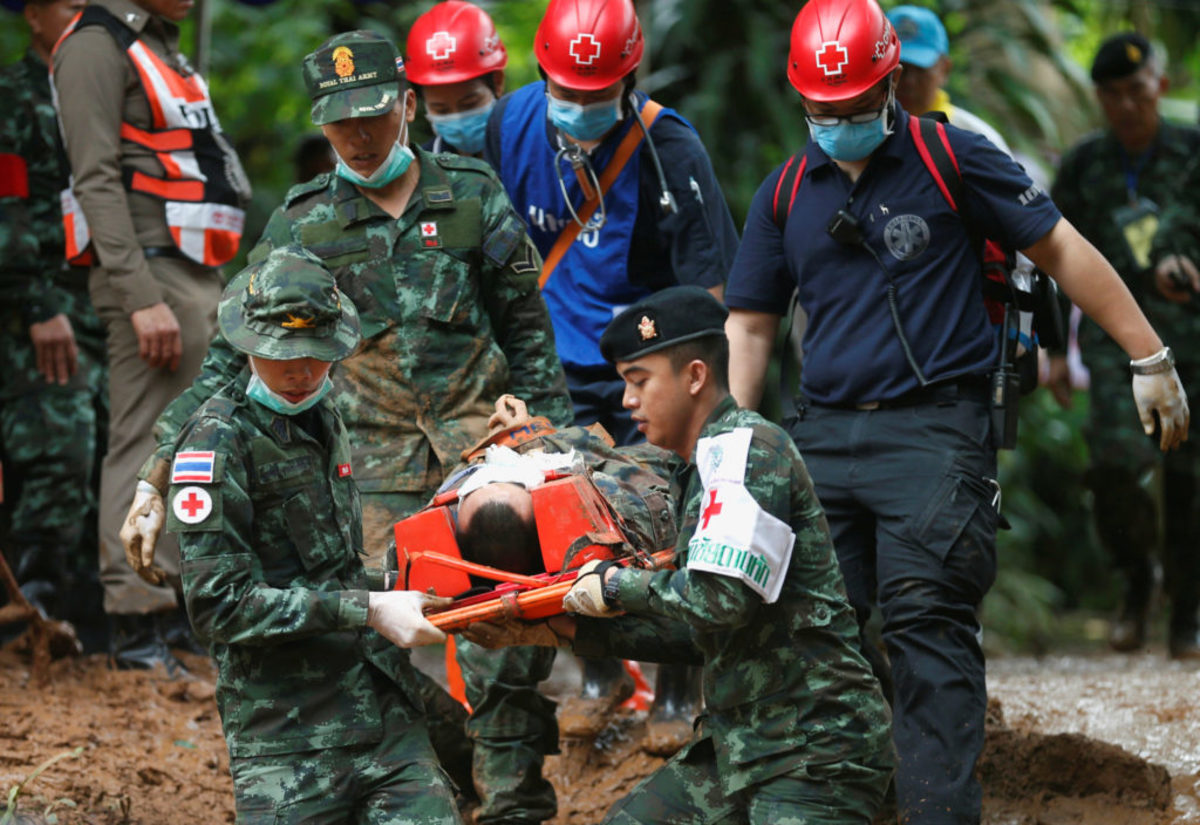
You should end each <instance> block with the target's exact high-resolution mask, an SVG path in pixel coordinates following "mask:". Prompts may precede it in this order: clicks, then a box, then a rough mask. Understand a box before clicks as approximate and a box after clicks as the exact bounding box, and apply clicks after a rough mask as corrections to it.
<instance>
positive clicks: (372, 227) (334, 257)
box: [126, 32, 571, 818]
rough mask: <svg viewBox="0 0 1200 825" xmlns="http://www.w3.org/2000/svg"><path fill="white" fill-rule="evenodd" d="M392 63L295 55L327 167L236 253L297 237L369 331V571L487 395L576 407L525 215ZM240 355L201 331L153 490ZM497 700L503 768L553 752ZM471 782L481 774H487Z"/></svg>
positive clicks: (475, 430) (544, 803)
mask: <svg viewBox="0 0 1200 825" xmlns="http://www.w3.org/2000/svg"><path fill="white" fill-rule="evenodd" d="M397 57H398V55H397V52H396V49H395V46H394V45H393V44H392V43H390V42H389V41H387V40H384V39H383V38H381V37H379V36H378V35H375V34H372V33H370V32H350V33H347V34H342V35H338V36H336V37H334V38H332V39H330V40H329V41H327V42H326V43H325V44H323V45H322V46H321V47H320V48H319V49H318V50H317V51H316V52H314V53H313V54H310V55H308V56H307V57H306V58H305V60H304V76H305V81H306V83H307V86H308V90H309V93H310V96H311V97H312V98H313V111H312V114H313V120H314V122H315V123H317V124H318V125H321V126H322V128H323V130H324V132H325V134H326V136H327V137H329V138H330V140H331V142H332V144H333V147H334V149H335V150H336V151H337V152H338V155H339V162H338V168H337V170H336V172H335V173H333V174H325V175H319V176H318V177H316V178H315V179H313V180H312V181H310V182H308V183H305V184H301V185H299V186H296V187H294V188H293V189H292V190H291V191H290V192H289V193H288V195H287V197H286V200H285V202H284V204H283V206H281V207H280V208H279V209H277V210H276V211H275V213H274V214H273V215H272V216H271V219H270V221H269V223H268V225H267V228H266V230H265V231H264V233H263V237H262V239H261V240H260V242H259V244H258V246H257V247H256V248H255V249H254V250H253V251H252V252H251V253H250V258H249V260H250V261H251V262H255V261H260V260H262V259H263V258H264V257H265V256H266V254H267V253H268V252H269V251H270V250H271V249H274V248H276V247H279V246H283V245H286V244H289V243H300V244H301V245H302V246H304V247H305V248H306V249H307V250H309V251H311V252H313V253H314V254H316V255H317V256H318V257H320V258H321V259H322V260H323V261H324V262H325V264H326V266H328V267H329V269H330V271H332V272H333V274H334V276H335V277H336V278H337V281H338V285H339V287H340V288H341V289H342V291H343V292H345V293H346V294H347V295H349V296H350V297H351V298H352V300H353V301H354V303H355V305H356V306H357V307H358V308H359V312H360V317H361V323H362V331H363V341H364V343H363V345H362V347H361V348H360V349H359V351H358V352H356V353H355V354H354V355H352V356H351V357H350V358H348V359H347V360H346V361H345V362H343V363H342V364H340V365H339V368H338V370H336V371H335V372H334V374H333V382H334V395H335V398H336V401H337V403H338V406H339V408H340V409H341V410H342V412H343V414H344V416H345V421H346V428H347V430H348V431H349V433H350V439H351V449H352V451H353V455H354V466H355V480H356V481H357V483H358V486H359V489H360V490H361V491H362V493H363V532H364V538H365V545H366V551H367V554H368V561H367V566H368V568H369V569H375V570H380V569H381V568H382V567H383V565H384V558H385V555H386V551H387V548H388V545H389V543H390V540H391V536H392V528H393V525H394V523H395V522H397V521H399V520H400V519H402V518H404V517H405V516H407V515H409V514H410V513H412V512H415V511H416V510H417V509H419V508H420V507H421V506H423V505H424V504H425V502H426V501H428V500H429V498H430V497H431V496H432V495H433V493H434V492H435V491H436V489H437V487H438V485H439V484H440V483H441V481H442V479H443V477H444V475H445V473H446V472H447V471H448V470H449V469H450V468H451V467H453V466H454V465H455V464H457V463H458V461H459V456H460V454H461V452H462V451H463V450H465V449H467V448H468V447H470V446H471V445H473V444H474V443H476V442H477V441H479V440H480V439H481V438H482V437H483V436H484V435H485V434H486V432H487V427H488V419H489V417H490V414H491V411H492V406H491V405H492V402H493V401H494V399H495V398H497V397H498V396H500V395H501V394H503V393H505V392H513V393H515V394H518V395H520V396H522V397H524V398H527V399H529V402H530V405H531V407H532V409H533V412H534V413H535V414H537V415H543V416H546V417H547V418H549V419H550V420H551V421H553V422H554V423H555V424H564V423H566V422H567V421H569V420H570V417H571V413H570V401H569V399H568V397H567V393H566V384H565V381H564V379H563V374H562V367H561V365H560V364H559V361H558V356H557V355H556V353H555V348H554V334H553V331H552V328H551V325H550V320H549V317H548V315H547V312H546V306H545V304H544V302H543V301H542V297H541V294H540V293H539V291H538V286H537V277H538V273H539V271H540V266H541V263H540V259H539V257H538V254H537V252H536V250H535V249H534V248H533V246H532V244H531V243H530V241H529V239H528V237H527V235H526V233H525V224H524V223H523V222H522V221H521V220H520V218H518V217H517V215H516V213H514V212H513V210H512V206H511V205H510V203H509V201H508V198H507V196H506V195H505V194H504V190H503V188H502V187H501V186H500V183H499V181H498V180H497V179H496V177H495V175H494V174H493V173H492V172H491V170H490V168H489V167H488V166H487V165H486V164H484V163H483V162H481V161H478V160H474V159H472V158H464V157H459V156H455V155H449V154H439V155H433V154H429V153H427V152H425V151H424V150H422V149H419V148H416V149H410V148H409V147H408V146H407V138H406V135H405V132H406V130H407V123H408V122H410V121H411V120H412V119H413V117H414V116H415V112H416V98H415V96H414V94H413V93H412V92H411V90H408V89H407V88H406V85H407V84H406V83H404V81H403V76H402V75H398V74H397V71H396V61H397ZM331 90H333V91H332V92H331ZM380 112H383V113H384V114H379V113H380ZM414 153H415V155H414ZM406 157H411V160H408V161H407V162H406V161H405V158H406ZM243 364H244V358H243V357H242V356H241V355H240V354H239V353H238V352H236V351H235V350H234V349H233V348H231V347H230V346H229V344H228V343H227V342H225V341H222V340H221V339H220V337H218V338H217V339H216V340H214V341H213V343H212V345H211V347H210V349H209V354H208V357H207V359H206V361H205V364H204V367H203V369H202V372H201V376H200V378H199V379H198V381H197V383H196V384H195V385H194V386H193V387H192V388H191V389H190V390H189V391H188V392H186V393H184V394H183V395H182V396H181V397H180V398H179V399H177V400H176V401H175V402H174V403H173V404H172V405H171V406H170V407H168V408H167V410H166V412H165V413H164V414H163V416H162V417H161V418H160V419H159V421H158V423H157V425H156V432H157V440H158V445H159V446H158V449H157V451H156V453H155V454H154V455H153V456H151V457H150V458H149V459H148V460H147V462H146V464H145V465H144V467H143V469H142V474H141V477H142V478H143V479H144V480H147V481H149V482H151V483H153V484H154V485H155V486H157V487H158V488H159V489H164V488H165V481H164V479H165V477H166V472H167V466H168V458H169V456H170V453H171V449H172V448H171V444H172V443H173V439H174V434H175V433H176V432H177V431H178V429H179V426H180V424H181V423H182V421H183V420H185V419H186V418H187V417H188V415H190V414H191V413H192V411H194V410H195V409H196V407H197V406H198V405H199V403H200V402H201V401H202V400H203V399H204V398H205V397H207V396H208V395H211V393H212V392H213V391H214V389H215V388H216V387H219V386H221V385H222V384H223V383H225V382H226V381H228V380H229V378H230V377H232V376H233V375H236V374H237V373H238V371H240V370H241V368H242V365H243ZM130 523H131V524H137V525H141V527H140V528H139V529H140V530H141V532H140V533H139V534H136V535H131V536H130V541H129V543H128V544H127V545H126V553H127V555H128V556H129V558H130V563H131V564H133V565H134V566H135V568H141V569H142V570H148V569H149V566H150V564H151V562H152V559H153V540H154V538H155V533H154V530H153V524H152V521H151V520H150V519H148V518H146V517H145V516H143V515H141V514H140V513H137V512H131V513H130ZM512 655H514V656H516V657H517V658H516V659H515V660H514V662H515V663H514V665H513V667H514V668H516V669H524V670H526V671H532V670H534V669H536V667H535V663H534V662H533V661H532V660H533V658H534V657H535V655H536V651H529V652H527V651H520V652H517V653H515V654H512ZM522 657H524V658H522ZM547 667H548V666H547ZM423 693H424V695H425V698H426V701H427V703H430V704H431V705H433V704H436V706H437V709H436V710H435V709H433V708H432V707H431V708H430V716H431V719H433V720H434V722H435V724H436V727H437V729H436V730H435V731H434V742H435V745H436V746H437V748H438V753H439V756H441V757H442V759H443V764H444V765H446V767H447V769H448V770H450V771H451V773H452V775H453V776H454V778H455V779H456V780H457V781H458V782H459V785H460V787H462V788H463V789H464V790H466V789H469V788H470V786H471V782H470V779H469V777H468V776H466V775H465V771H457V770H455V768H454V767H453V766H454V765H455V764H459V763H461V762H462V761H464V760H465V761H466V762H467V763H468V764H469V762H470V749H469V747H467V748H466V749H465V753H464V748H463V745H464V742H463V741H462V725H461V722H462V717H461V714H462V710H461V708H460V707H459V706H458V705H457V703H454V702H453V701H447V699H448V697H447V696H446V694H445V691H442V690H441V689H440V688H438V687H437V686H436V685H434V684H433V683H431V682H428V681H426V682H425V683H424V690H423ZM506 712H507V709H506V707H505V706H504V704H503V703H501V704H499V705H497V706H495V707H492V708H480V707H478V706H476V722H477V723H478V724H479V725H481V726H483V728H484V730H485V734H487V732H489V731H490V732H492V733H494V734H495V735H494V738H489V740H488V741H489V742H492V741H494V742H495V746H494V748H493V749H492V751H490V753H495V754H499V755H498V756H497V759H498V760H499V763H498V764H499V767H497V768H496V770H495V771H494V773H495V774H496V775H497V776H498V777H500V776H502V775H503V774H506V773H508V772H509V769H510V767H511V762H510V761H509V760H508V759H507V756H506V753H507V752H508V751H509V750H510V748H511V743H512V741H513V739H514V737H516V738H521V737H525V738H526V739H531V740H534V741H544V742H547V743H549V742H551V741H553V742H554V743H555V747H556V746H557V727H556V726H555V722H554V717H553V713H552V712H546V711H545V710H544V709H543V711H542V713H541V717H540V720H539V721H538V722H537V724H536V725H534V726H533V728H534V729H533V730H532V731H527V732H526V733H514V731H521V730H524V729H525V728H524V726H525V724H526V723H525V721H523V720H524V717H523V716H521V718H520V719H518V720H517V721H512V720H510V719H507V718H506V717H505V714H506ZM529 771H530V775H531V776H532V777H533V779H531V780H530V782H531V783H533V784H534V785H535V786H536V788H535V791H534V792H533V794H532V796H533V797H534V798H535V801H534V802H532V803H528V802H522V803H520V804H533V805H536V807H537V809H538V810H539V811H542V810H549V812H550V813H549V814H548V816H553V812H554V791H553V788H552V787H551V786H550V784H549V783H548V782H545V780H543V779H542V778H541V776H540V759H539V760H538V761H537V762H536V764H534V765H531V766H530V767H529ZM484 773H485V774H486V773H487V772H486V771H485V772H484ZM476 781H477V782H478V783H481V784H482V785H483V786H484V787H486V786H487V781H486V777H485V778H481V777H480V776H479V775H478V774H477V776H476ZM529 798H530V797H529V796H528V795H526V796H525V797H523V799H525V800H528V799H529ZM485 808H486V797H485ZM506 809H507V807H506ZM542 818H547V817H542Z"/></svg>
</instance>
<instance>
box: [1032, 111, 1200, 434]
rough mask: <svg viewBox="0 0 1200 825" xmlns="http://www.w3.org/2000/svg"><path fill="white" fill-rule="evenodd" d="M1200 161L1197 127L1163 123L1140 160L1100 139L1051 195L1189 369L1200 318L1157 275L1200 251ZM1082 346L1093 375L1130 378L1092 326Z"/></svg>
mask: <svg viewBox="0 0 1200 825" xmlns="http://www.w3.org/2000/svg"><path fill="white" fill-rule="evenodd" d="M1198 158H1200V129H1197V128H1195V127H1193V126H1179V125H1175V124H1171V123H1167V122H1165V121H1164V122H1163V123H1162V124H1161V126H1160V129H1159V133H1158V137H1157V138H1156V139H1155V143H1154V145H1153V147H1152V148H1151V149H1150V151H1149V153H1148V154H1147V155H1145V156H1143V158H1142V159H1140V160H1131V159H1128V158H1127V157H1126V156H1125V153H1124V151H1123V149H1122V148H1121V145H1120V144H1119V143H1118V142H1117V139H1116V137H1115V136H1114V135H1113V134H1112V132H1111V131H1105V132H1100V133H1096V134H1094V135H1091V136H1089V137H1087V138H1085V139H1084V140H1083V141H1081V142H1080V143H1078V144H1077V145H1076V146H1074V147H1073V148H1072V149H1071V150H1070V151H1069V152H1068V153H1067V154H1066V155H1065V156H1064V157H1063V161H1062V165H1061V166H1060V168H1059V172H1058V177H1057V179H1056V180H1055V182H1054V187H1053V189H1052V192H1051V195H1052V197H1053V198H1054V202H1055V203H1056V204H1057V205H1058V207H1059V209H1061V210H1062V213H1063V216H1064V217H1066V219H1067V220H1069V221H1070V222H1071V223H1072V224H1073V225H1074V226H1075V228H1076V229H1078V230H1079V231H1080V232H1081V233H1082V234H1083V236H1084V237H1085V238H1087V239H1088V240H1089V241H1091V242H1092V244H1093V245H1094V246H1095V247H1096V248H1097V249H1099V250H1100V252H1101V254H1103V255H1104V257H1105V258H1107V259H1108V260H1109V262H1110V263H1111V264H1112V265H1113V267H1114V268H1115V269H1116V270H1117V272H1118V273H1119V274H1120V276H1121V278H1122V280H1124V281H1125V284H1126V286H1128V287H1129V290H1130V292H1132V293H1133V297H1134V298H1136V299H1137V302H1138V304H1139V305H1140V306H1141V307H1142V311H1143V312H1145V313H1146V315H1147V317H1148V318H1149V319H1150V322H1151V323H1152V324H1153V325H1154V328H1155V329H1156V330H1157V331H1158V333H1159V335H1161V336H1162V338H1163V340H1164V341H1165V342H1166V343H1167V344H1169V345H1171V347H1172V348H1173V349H1174V350H1175V354H1176V357H1177V358H1178V359H1179V360H1180V361H1184V362H1187V361H1193V360H1197V356H1196V355H1193V354H1192V353H1194V352H1195V351H1196V347H1197V346H1200V313H1197V311H1196V307H1195V306H1187V305H1182V306H1181V305H1176V304H1172V303H1171V302H1169V301H1167V300H1166V299H1165V298H1163V297H1162V295H1160V294H1159V292H1158V290H1157V289H1155V287H1154V279H1153V267H1154V265H1156V264H1157V263H1158V262H1159V261H1160V260H1161V259H1162V258H1163V257H1164V256H1166V255H1168V254H1171V253H1174V252H1184V253H1187V252H1188V250H1189V249H1195V248H1196V247H1197V243H1196V230H1195V229H1194V226H1195V223H1194V222H1195V221H1197V220H1200V192H1197V191H1196V189H1195V187H1194V186H1193V185H1190V182H1189V180H1188V178H1189V176H1190V178H1191V182H1196V178H1197V175H1196V172H1197V169H1196V167H1197V165H1198V164H1197V159H1198ZM1131 184H1133V186H1132V188H1131ZM1172 215H1174V217H1172ZM1195 260H1197V261H1200V257H1198V258H1195ZM1079 344H1080V347H1081V348H1082V351H1083V359H1084V362H1085V363H1087V365H1088V367H1089V368H1091V369H1093V370H1094V369H1110V368H1111V369H1115V370H1117V371H1118V372H1119V373H1120V374H1121V375H1122V376H1124V375H1126V374H1127V373H1128V369H1129V357H1128V356H1127V355H1125V353H1124V352H1122V351H1121V349H1120V347H1118V346H1117V344H1116V343H1115V342H1113V341H1112V340H1111V339H1110V338H1109V337H1108V336H1107V335H1106V334H1105V333H1104V331H1103V330H1101V329H1100V328H1099V327H1098V326H1097V325H1096V324H1095V323H1093V322H1092V321H1091V320H1089V319H1087V318H1084V319H1083V321H1082V323H1081V324H1080V329H1079ZM1133 423H1135V424H1136V422H1133Z"/></svg>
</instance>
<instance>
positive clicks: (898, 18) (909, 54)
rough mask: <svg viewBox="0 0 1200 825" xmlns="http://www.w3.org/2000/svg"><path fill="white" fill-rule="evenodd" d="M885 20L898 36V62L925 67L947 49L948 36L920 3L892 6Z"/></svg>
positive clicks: (935, 16) (944, 53) (948, 49)
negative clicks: (916, 4)
mask: <svg viewBox="0 0 1200 825" xmlns="http://www.w3.org/2000/svg"><path fill="white" fill-rule="evenodd" d="M888 20H890V21H891V22H892V25H893V26H895V27H896V35H897V36H898V37H899V38H900V62H901V63H911V64H913V65H914V66H919V67H920V68H922V69H928V68H929V67H931V66H932V65H933V64H934V63H937V62H938V60H940V59H941V58H942V57H944V56H945V55H946V54H948V53H949V51H950V38H949V37H947V36H946V27H945V26H943V25H942V21H941V20H939V19H938V16H937V15H936V14H934V13H933V12H932V11H930V10H929V9H925V8H921V7H920V6H896V8H894V9H892V10H891V11H889V12H888Z"/></svg>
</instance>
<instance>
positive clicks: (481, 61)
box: [405, 0, 508, 86]
mask: <svg viewBox="0 0 1200 825" xmlns="http://www.w3.org/2000/svg"><path fill="white" fill-rule="evenodd" d="M407 51H408V58H407V60H406V61H405V67H406V69H407V71H408V79H409V80H410V81H411V82H413V83H416V84H417V85H418V86H432V85H437V84H442V83H461V82H462V81H464V80H470V79H471V78H473V77H479V76H480V75H485V74H488V73H490V72H496V71H500V70H501V69H503V68H504V67H505V66H507V65H508V52H506V51H505V50H504V44H503V43H501V42H500V35H498V34H496V24H495V23H493V22H492V18H491V17H489V16H488V13H487V12H486V11H484V10H483V9H481V8H479V7H478V6H474V5H472V4H470V3H466V2H464V0H446V2H444V3H438V4H437V5H436V6H434V7H433V8H431V9H430V10H429V11H427V12H425V13H424V14H422V15H421V16H420V17H418V18H417V22H415V23H413V25H412V28H411V29H409V30H408V45H407Z"/></svg>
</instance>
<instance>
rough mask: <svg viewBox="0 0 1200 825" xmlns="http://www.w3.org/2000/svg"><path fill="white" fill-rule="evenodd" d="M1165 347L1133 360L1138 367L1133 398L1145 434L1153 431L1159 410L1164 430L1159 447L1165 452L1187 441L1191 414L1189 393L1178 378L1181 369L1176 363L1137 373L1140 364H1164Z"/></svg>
mask: <svg viewBox="0 0 1200 825" xmlns="http://www.w3.org/2000/svg"><path fill="white" fill-rule="evenodd" d="M1165 352H1166V350H1165V349H1164V350H1162V351H1160V352H1157V353H1155V354H1154V355H1151V356H1150V357H1148V358H1142V359H1140V360H1137V361H1132V362H1131V364H1132V366H1133V368H1134V370H1135V373H1134V376H1133V400H1134V402H1135V403H1136V404H1137V408H1138V417H1139V418H1141V420H1142V429H1143V430H1145V432H1146V435H1153V434H1154V414H1155V413H1158V423H1159V427H1160V430H1161V436H1160V438H1159V447H1160V448H1161V449H1162V451H1163V452H1166V451H1167V450H1170V449H1173V448H1174V447H1178V446H1179V445H1180V444H1182V443H1183V442H1184V441H1187V435H1188V432H1187V431H1188V422H1189V419H1190V418H1191V414H1190V412H1189V410H1188V402H1187V394H1186V393H1185V392H1184V390H1183V384H1182V383H1180V381H1179V373H1177V372H1176V371H1175V367H1173V366H1172V367H1170V368H1168V369H1165V370H1163V371H1162V372H1155V373H1153V374H1151V375H1138V374H1137V372H1136V370H1137V369H1138V368H1143V369H1144V368H1147V367H1149V368H1153V367H1154V365H1157V364H1164V362H1165V361H1166V357H1167V356H1166V355H1165Z"/></svg>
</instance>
